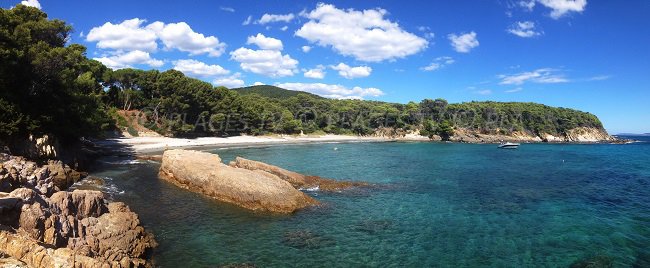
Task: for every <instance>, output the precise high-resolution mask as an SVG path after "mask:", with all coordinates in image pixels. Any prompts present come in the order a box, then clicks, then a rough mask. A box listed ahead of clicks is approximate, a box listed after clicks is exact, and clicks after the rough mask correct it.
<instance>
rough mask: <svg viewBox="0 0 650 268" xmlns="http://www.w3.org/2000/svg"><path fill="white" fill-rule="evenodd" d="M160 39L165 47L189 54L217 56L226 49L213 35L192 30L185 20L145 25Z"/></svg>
mask: <svg viewBox="0 0 650 268" xmlns="http://www.w3.org/2000/svg"><path fill="white" fill-rule="evenodd" d="M147 28H148V29H151V30H153V31H154V32H155V33H156V34H157V36H158V37H159V38H160V40H162V42H163V44H165V47H166V48H167V49H178V50H180V51H183V52H188V53H189V54H190V55H199V54H208V56H210V57H218V56H220V55H221V54H222V53H223V52H224V51H225V50H226V44H224V43H221V42H219V39H218V38H217V37H215V36H205V35H203V34H200V33H197V32H194V31H193V30H192V28H190V26H189V25H188V24H187V23H185V22H179V23H169V24H165V23H162V22H160V21H156V22H154V23H152V24H149V25H148V26H147Z"/></svg>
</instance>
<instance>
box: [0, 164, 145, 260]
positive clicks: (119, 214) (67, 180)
mask: <svg viewBox="0 0 650 268" xmlns="http://www.w3.org/2000/svg"><path fill="white" fill-rule="evenodd" d="M82 176H83V174H81V173H79V172H76V171H74V170H72V169H71V168H69V167H68V166H66V165H64V164H63V163H61V162H59V161H50V162H48V164H47V165H43V166H39V165H38V164H37V163H35V162H31V161H28V160H26V159H25V158H23V157H16V156H10V155H7V154H0V185H2V189H1V190H0V259H2V261H0V263H11V264H12V265H14V266H15V267H152V266H153V263H152V262H151V260H149V259H148V257H149V256H150V254H151V250H152V249H153V248H154V247H155V246H156V241H155V239H154V237H153V235H152V234H151V233H148V232H146V231H145V230H144V227H143V226H142V225H141V224H140V221H139V219H138V216H137V214H135V213H134V212H132V211H131V210H130V209H129V207H128V206H127V205H125V204H124V203H121V202H109V201H108V200H106V199H105V198H104V195H103V193H101V192H99V191H88V190H75V191H72V192H68V191H66V189H68V187H70V186H71V185H72V184H73V183H74V182H76V181H78V180H79V179H81V177H82Z"/></svg>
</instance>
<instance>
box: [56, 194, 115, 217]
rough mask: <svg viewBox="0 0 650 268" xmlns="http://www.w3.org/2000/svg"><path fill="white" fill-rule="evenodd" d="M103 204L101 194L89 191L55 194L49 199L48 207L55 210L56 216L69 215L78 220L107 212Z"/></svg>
mask: <svg viewBox="0 0 650 268" xmlns="http://www.w3.org/2000/svg"><path fill="white" fill-rule="evenodd" d="M104 202H105V201H104V194H103V193H102V192H99V191H89V190H75V191H74V192H72V193H71V192H57V193H55V194H53V195H52V196H51V197H50V207H51V208H53V209H56V210H57V212H58V213H57V214H61V215H64V216H68V215H71V216H75V217H77V218H78V219H81V218H86V217H99V216H100V215H102V214H104V213H105V212H106V211H108V209H107V208H106V205H105V204H104Z"/></svg>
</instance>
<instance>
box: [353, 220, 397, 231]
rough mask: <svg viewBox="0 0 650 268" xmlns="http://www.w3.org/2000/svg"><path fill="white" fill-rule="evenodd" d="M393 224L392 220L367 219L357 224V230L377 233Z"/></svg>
mask: <svg viewBox="0 0 650 268" xmlns="http://www.w3.org/2000/svg"><path fill="white" fill-rule="evenodd" d="M392 226H393V222H392V221H390V220H365V221H362V222H360V223H359V224H358V225H357V226H356V230H359V231H362V232H365V233H369V234H375V233H379V232H382V231H384V230H387V229H390V228H391V227H392Z"/></svg>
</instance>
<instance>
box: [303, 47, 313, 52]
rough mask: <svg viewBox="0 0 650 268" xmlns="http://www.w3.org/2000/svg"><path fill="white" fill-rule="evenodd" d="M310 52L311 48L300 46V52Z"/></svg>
mask: <svg viewBox="0 0 650 268" xmlns="http://www.w3.org/2000/svg"><path fill="white" fill-rule="evenodd" d="M310 50H311V47H310V46H302V52H305V53H307V52H309V51H310Z"/></svg>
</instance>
